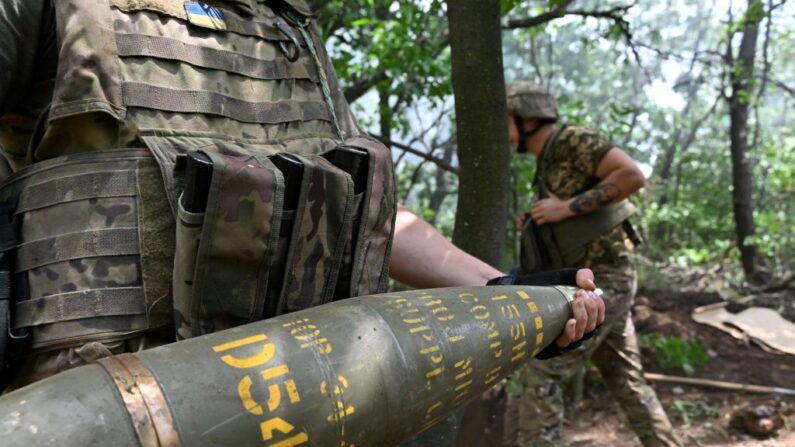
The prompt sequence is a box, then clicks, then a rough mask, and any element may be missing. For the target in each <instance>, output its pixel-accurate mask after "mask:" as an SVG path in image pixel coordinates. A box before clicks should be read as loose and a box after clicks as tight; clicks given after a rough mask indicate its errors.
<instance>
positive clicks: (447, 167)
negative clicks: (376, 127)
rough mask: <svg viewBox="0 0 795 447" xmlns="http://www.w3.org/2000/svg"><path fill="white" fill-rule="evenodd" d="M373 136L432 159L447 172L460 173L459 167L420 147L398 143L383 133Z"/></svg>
mask: <svg viewBox="0 0 795 447" xmlns="http://www.w3.org/2000/svg"><path fill="white" fill-rule="evenodd" d="M373 137H374V138H378V139H379V140H381V142H382V143H384V144H385V145H387V146H391V147H395V148H397V149H400V150H401V151H404V152H408V153H410V154H414V155H416V156H418V157H421V158H423V159H425V160H427V161H430V162H431V163H433V164H435V165H436V166H438V167H439V168H441V169H444V170H445V171H447V172H452V173H453V174H456V175H458V168H457V167H455V166H453V165H452V164H450V163H448V162H446V161H444V160H442V159H441V158H438V157H434V156H433V155H431V154H429V153H427V152H423V151H421V150H419V149H415V148H413V147H411V146H408V145H405V144H403V143H398V142H397V141H392V140H388V139H385V138H384V137H383V136H381V135H373Z"/></svg>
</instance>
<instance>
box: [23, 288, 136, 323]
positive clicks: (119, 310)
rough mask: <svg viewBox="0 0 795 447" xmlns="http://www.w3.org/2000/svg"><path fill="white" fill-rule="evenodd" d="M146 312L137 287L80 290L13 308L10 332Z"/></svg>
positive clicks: (26, 301)
mask: <svg viewBox="0 0 795 447" xmlns="http://www.w3.org/2000/svg"><path fill="white" fill-rule="evenodd" d="M145 313H146V305H145V302H144V291H143V288H141V287H120V288H106V289H93V290H81V291H77V292H69V293H61V294H58V295H50V296H46V297H44V298H36V299H32V300H25V301H21V302H19V303H17V304H15V305H14V312H13V313H12V314H13V316H14V318H13V329H19V328H23V327H29V326H40V325H42V324H49V323H58V322H61V321H70V320H80V319H83V318H95V317H108V316H117V315H139V314H145Z"/></svg>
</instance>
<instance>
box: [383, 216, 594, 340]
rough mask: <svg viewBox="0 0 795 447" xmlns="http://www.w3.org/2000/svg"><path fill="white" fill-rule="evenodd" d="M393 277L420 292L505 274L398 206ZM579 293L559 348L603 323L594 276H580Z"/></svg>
mask: <svg viewBox="0 0 795 447" xmlns="http://www.w3.org/2000/svg"><path fill="white" fill-rule="evenodd" d="M389 273H390V276H391V277H392V278H394V279H396V280H398V281H400V282H402V283H405V284H408V285H410V286H412V287H417V288H432V287H453V286H477V285H483V284H485V283H486V282H487V281H488V280H489V279H492V278H496V277H498V276H503V275H504V273H503V272H500V271H499V270H497V269H495V268H494V267H491V266H490V265H488V264H486V263H485V262H483V261H481V260H479V259H478V258H476V257H474V256H472V255H470V254H468V253H466V252H465V251H463V250H461V249H460V248H458V247H456V246H455V245H453V244H452V243H451V242H450V241H449V240H447V239H446V238H445V237H444V236H442V235H441V234H440V233H439V232H438V231H436V229H434V228H433V227H432V226H431V225H430V224H429V223H427V222H426V221H424V220H423V219H421V218H420V217H419V216H417V215H416V214H414V213H412V212H411V211H409V210H408V209H407V208H405V207H403V206H401V205H398V211H397V219H396V223H395V240H394V242H393V245H392V259H391V261H390V270H389ZM577 285H578V286H579V287H580V288H582V289H583V290H581V291H579V292H578V294H577V297H576V298H575V300H574V303H572V309H573V313H574V318H572V319H570V320H569V321H568V322H567V323H566V327H565V329H564V331H563V333H562V334H561V335H560V336H559V337H558V339H557V345H558V346H559V347H561V348H562V347H566V346H568V345H569V344H570V343H572V342H575V341H577V340H579V339H580V338H582V336H583V334H584V333H586V332H590V331H592V330H594V328H595V327H596V326H598V325H600V324H602V322H603V321H604V302H603V301H602V299H601V298H599V297H597V296H596V295H595V294H594V293H593V290H594V289H595V288H596V285H595V284H594V277H593V272H591V271H590V270H588V269H582V270H580V271H579V272H577Z"/></svg>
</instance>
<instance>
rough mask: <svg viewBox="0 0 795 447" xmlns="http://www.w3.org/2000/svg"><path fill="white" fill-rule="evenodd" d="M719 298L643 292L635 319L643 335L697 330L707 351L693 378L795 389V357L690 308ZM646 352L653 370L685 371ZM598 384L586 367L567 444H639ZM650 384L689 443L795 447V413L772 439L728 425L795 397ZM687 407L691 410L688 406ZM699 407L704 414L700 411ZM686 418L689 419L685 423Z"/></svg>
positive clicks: (792, 402)
mask: <svg viewBox="0 0 795 447" xmlns="http://www.w3.org/2000/svg"><path fill="white" fill-rule="evenodd" d="M790 299H791V298H790ZM719 301H722V299H721V297H720V296H719V295H718V294H716V293H703V292H674V291H673V290H670V289H668V290H664V291H659V290H657V291H651V290H646V291H643V290H642V291H640V292H639V293H638V295H637V298H636V301H635V307H634V309H633V319H634V320H635V325H636V327H637V330H638V333H640V334H645V335H651V334H657V335H663V336H669V337H670V336H676V337H681V338H683V339H687V338H688V337H690V336H691V334H693V335H694V336H695V337H696V338H697V339H698V341H699V343H700V344H701V346H702V347H703V348H704V350H705V351H706V353H707V354H708V355H707V357H708V360H707V361H706V362H705V363H702V364H699V365H697V366H695V372H694V374H693V376H692V377H698V378H704V379H713V380H722V381H728V382H738V383H743V384H754V385H765V386H777V387H786V388H793V389H795V356H791V355H777V354H771V353H767V352H765V351H763V350H762V349H760V348H759V347H757V346H755V345H753V344H749V343H746V342H744V341H741V340H737V339H735V338H733V337H731V336H730V335H729V334H727V333H724V332H721V331H719V330H717V329H714V328H712V327H709V326H705V325H701V324H698V323H696V322H694V321H693V320H692V319H691V317H690V314H691V312H692V311H693V309H695V308H696V307H698V306H703V305H706V304H710V303H714V302H719ZM771 307H777V306H771ZM642 354H643V364H644V367H645V368H646V371H647V372H657V373H662V374H669V375H677V376H684V373H683V372H682V371H681V370H678V371H676V370H662V369H660V368H659V366H658V362H657V359H656V356H655V353H654V351H653V349H651V348H643V349H642ZM600 385H601V382H600V380H599V377H598V372H597V371H596V370H595V369H593V370H590V371H588V373H587V374H586V380H585V393H584V397H583V400H582V402H581V403H580V404H579V406H577V408H569V409H567V414H568V415H574V414H576V415H577V417H576V418H572V419H567V422H566V428H565V445H568V446H619V447H624V446H626V447H628V446H639V445H640V442H639V441H638V440H637V438H636V437H635V435H634V433H633V432H632V431H631V429H630V428H629V426H628V424H627V419H626V417H625V416H624V414H623V413H622V411H621V409H620V407H619V406H618V404H617V403H616V402H615V401H614V400H613V399H612V398H611V397H610V394H609V393H608V392H607V391H606V390H605V389H604V388H603V387H602V386H600ZM652 386H653V387H654V388H655V390H656V391H657V395H658V397H659V399H660V401H661V402H662V404H663V406H664V407H665V409H666V411H667V412H668V415H669V417H670V418H671V419H672V422H673V423H674V426H675V429H676V432H677V435H678V436H679V438H680V439H681V440H682V443H683V444H684V445H687V446H690V445H694V446H698V445H727V446H771V447H772V446H782V447H783V446H795V418H793V417H792V416H790V417H789V418H788V423H787V424H785V426H784V427H783V428H782V429H781V430H779V432H778V436H775V437H771V438H767V439H758V438H755V437H753V436H751V435H750V434H748V433H746V432H744V431H743V430H740V429H737V428H735V427H734V426H733V424H731V423H730V420H731V418H732V415H733V414H734V413H735V412H736V411H737V410H739V409H741V408H745V407H748V406H756V405H760V404H771V405H775V406H777V407H778V408H781V407H784V408H795V397H780V398H775V397H773V396H771V395H764V394H751V393H742V392H737V391H722V390H716V389H710V388H702V387H695V386H689V385H672V384H667V383H653V384H652ZM567 401H568V402H571V401H572V400H571V399H567ZM684 408H690V411H683V409H684ZM698 410H701V411H698ZM699 412H700V413H702V414H701V415H699V414H696V413H699ZM685 418H688V419H690V420H689V421H687V422H686V421H685V420H684V419H685Z"/></svg>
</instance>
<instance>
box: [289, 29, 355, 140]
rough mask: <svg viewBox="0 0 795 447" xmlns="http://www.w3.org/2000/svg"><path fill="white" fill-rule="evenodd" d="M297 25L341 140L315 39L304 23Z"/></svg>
mask: <svg viewBox="0 0 795 447" xmlns="http://www.w3.org/2000/svg"><path fill="white" fill-rule="evenodd" d="M297 25H298V29H300V30H301V36H303V37H304V40H305V41H306V46H307V48H309V52H310V53H311V54H312V59H314V60H315V65H317V72H318V75H319V77H320V84H321V86H322V87H323V99H325V100H326V105H327V106H328V110H329V112H330V113H331V120H332V121H334V130H336V131H337V137H338V138H339V139H340V141H343V140H344V139H345V137H344V136H343V135H342V128H341V127H340V123H339V120H337V112H336V111H335V110H334V102H333V100H332V99H331V87H330V86H329V83H328V76H327V75H326V69H325V68H324V67H323V63H322V62H321V61H320V56H318V54H317V48H315V41H314V40H312V36H310V35H309V31H307V29H306V24H305V23H297Z"/></svg>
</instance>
